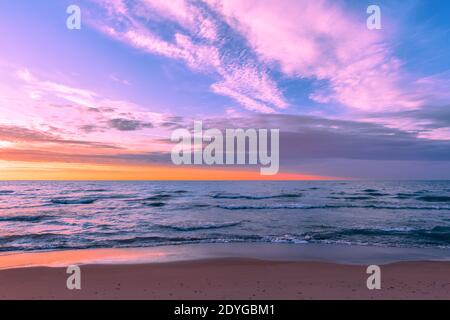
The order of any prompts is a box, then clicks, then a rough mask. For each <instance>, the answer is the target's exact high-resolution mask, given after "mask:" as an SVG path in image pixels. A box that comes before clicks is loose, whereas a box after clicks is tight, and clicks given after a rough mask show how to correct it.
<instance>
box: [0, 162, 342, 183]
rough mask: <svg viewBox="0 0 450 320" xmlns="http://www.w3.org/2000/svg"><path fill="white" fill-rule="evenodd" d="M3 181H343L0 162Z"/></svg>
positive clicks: (172, 168) (246, 172)
mask: <svg viewBox="0 0 450 320" xmlns="http://www.w3.org/2000/svg"><path fill="white" fill-rule="evenodd" d="M0 180H200V181H201V180H203V181H206V180H342V178H336V177H325V176H318V175H310V174H299V173H278V174H276V175H273V176H263V175H260V173H259V168H258V169H256V168H255V169H253V171H250V170H242V169H239V170H236V169H224V168H220V169H211V168H204V167H202V168H199V167H191V168H188V167H186V166H184V167H175V166H162V165H119V164H108V165H101V164H74V163H70V164H69V163H42V162H40V163H29V162H26V163H25V162H0Z"/></svg>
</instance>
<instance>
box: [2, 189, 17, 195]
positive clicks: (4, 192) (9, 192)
mask: <svg viewBox="0 0 450 320" xmlns="http://www.w3.org/2000/svg"><path fill="white" fill-rule="evenodd" d="M13 193H14V191H13V190H0V195H7V194H13Z"/></svg>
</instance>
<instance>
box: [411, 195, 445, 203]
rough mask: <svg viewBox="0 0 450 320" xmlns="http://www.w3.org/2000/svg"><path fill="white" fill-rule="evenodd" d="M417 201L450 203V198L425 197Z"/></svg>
mask: <svg viewBox="0 0 450 320" xmlns="http://www.w3.org/2000/svg"><path fill="white" fill-rule="evenodd" d="M417 200H420V201H425V202H450V197H448V196H423V197H419V198H417Z"/></svg>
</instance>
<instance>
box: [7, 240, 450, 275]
mask: <svg viewBox="0 0 450 320" xmlns="http://www.w3.org/2000/svg"><path fill="white" fill-rule="evenodd" d="M211 259H254V260H264V261H274V262H277V261H278V262H323V263H334V264H343V265H370V264H378V265H385V264H392V263H398V262H417V261H420V262H424V261H440V262H450V251H449V250H447V249H440V248H397V247H374V246H355V245H338V244H287V243H208V244H183V245H168V246H155V247H140V248H104V249H102V248H100V249H79V250H54V251H37V252H36V251H31V252H5V253H0V271H1V270H6V269H16V268H32V267H66V266H68V265H121V264H123V265H133V264H151V263H169V262H180V261H197V260H211Z"/></svg>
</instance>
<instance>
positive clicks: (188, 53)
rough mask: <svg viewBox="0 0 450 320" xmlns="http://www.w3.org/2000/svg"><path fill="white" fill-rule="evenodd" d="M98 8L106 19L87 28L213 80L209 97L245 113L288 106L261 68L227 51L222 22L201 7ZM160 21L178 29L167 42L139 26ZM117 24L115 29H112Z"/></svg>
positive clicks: (144, 4)
mask: <svg viewBox="0 0 450 320" xmlns="http://www.w3.org/2000/svg"><path fill="white" fill-rule="evenodd" d="M97 2H98V1H97ZM101 3H103V2H101ZM103 4H104V5H105V7H108V8H107V11H108V12H109V15H108V17H109V18H108V19H105V20H102V21H99V20H96V21H93V22H92V24H93V26H95V27H96V28H97V29H98V30H100V31H102V32H103V33H104V34H106V35H108V36H109V37H111V38H113V39H116V40H118V41H121V42H124V43H127V44H128V45H131V46H133V47H135V48H137V49H140V50H144V51H145V52H147V53H150V54H156V55H161V56H164V57H166V58H170V59H174V60H179V61H182V62H184V63H185V64H186V65H187V66H188V67H189V68H191V69H192V70H194V71H197V72H201V73H205V74H209V75H211V76H212V77H213V78H215V79H217V82H216V83H214V84H213V85H212V86H211V90H212V91H213V92H215V93H217V94H219V95H223V96H227V97H229V98H231V99H233V100H235V101H236V102H238V103H239V104H240V105H242V106H243V107H245V108H247V109H249V110H252V111H258V112H263V113H273V112H275V110H276V109H283V108H286V107H287V106H288V102H287V101H286V99H285V98H284V97H283V93H282V91H281V90H280V89H279V88H278V86H277V84H276V82H275V81H273V80H272V79H271V78H270V76H269V74H268V72H267V70H266V68H265V67H264V66H261V65H259V64H258V63H257V61H256V60H254V59H250V58H249V57H244V56H242V55H240V54H239V52H234V51H233V49H235V48H232V49H230V48H229V46H230V43H228V42H227V39H226V38H225V37H223V36H222V37H221V36H220V35H219V33H220V27H221V26H222V25H223V24H224V21H221V20H218V19H217V18H215V17H214V15H213V14H212V13H211V12H210V11H208V10H207V9H206V6H205V5H204V4H202V2H200V1H197V2H191V1H187V0H177V1H170V2H164V1H153V0H146V1H138V2H136V4H135V5H134V6H132V5H128V6H127V5H126V4H125V2H121V1H120V0H116V5H114V6H112V7H111V6H107V4H105V3H103ZM143 18H145V20H142V19H143ZM161 19H164V21H167V20H168V21H172V22H174V23H176V24H178V25H180V26H181V27H182V28H180V29H179V30H175V31H174V32H173V34H172V38H171V39H164V38H163V37H162V36H160V35H158V34H156V33H155V32H154V31H152V30H150V29H149V28H147V27H146V24H145V21H146V20H156V21H159V20H161ZM119 22H122V23H121V24H120V28H118V27H116V26H117V25H119Z"/></svg>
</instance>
